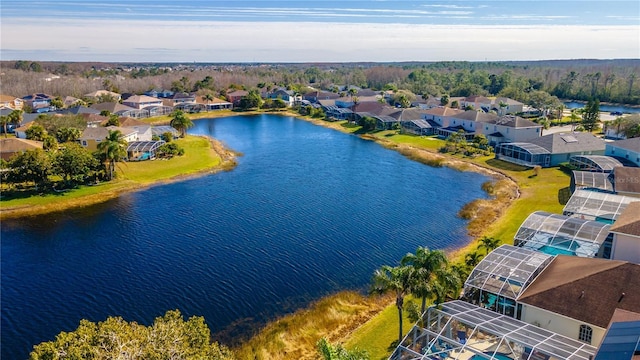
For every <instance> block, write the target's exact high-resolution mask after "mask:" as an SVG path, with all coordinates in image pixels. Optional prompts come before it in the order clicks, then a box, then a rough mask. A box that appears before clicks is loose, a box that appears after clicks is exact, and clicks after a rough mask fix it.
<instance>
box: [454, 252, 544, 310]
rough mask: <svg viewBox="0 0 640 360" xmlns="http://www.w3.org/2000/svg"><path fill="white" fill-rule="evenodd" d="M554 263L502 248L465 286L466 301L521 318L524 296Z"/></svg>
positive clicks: (540, 255) (478, 267) (480, 265)
mask: <svg viewBox="0 0 640 360" xmlns="http://www.w3.org/2000/svg"><path fill="white" fill-rule="evenodd" d="M552 260H553V256H551V255H549V254H545V253H541V252H538V251H534V250H530V249H524V248H519V247H515V246H511V245H502V246H500V247H499V248H497V249H495V250H493V251H492V252H490V253H489V254H487V256H485V257H484V259H482V261H480V263H478V265H476V267H475V268H474V269H473V271H472V272H471V275H469V277H468V278H467V280H466V281H465V283H464V297H465V298H466V299H467V300H468V301H469V302H471V303H472V304H477V305H479V306H481V307H484V308H487V309H490V310H492V311H495V312H498V313H500V314H504V315H507V316H510V317H515V318H518V319H519V318H520V315H521V311H522V308H521V306H516V299H517V298H518V296H519V295H520V293H521V292H522V291H523V290H524V289H525V288H526V287H527V286H528V285H529V284H530V283H531V282H532V281H533V280H534V279H535V278H536V276H538V274H540V273H541V272H542V270H544V268H545V267H547V265H549V263H551V261H552Z"/></svg>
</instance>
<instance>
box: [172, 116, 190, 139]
mask: <svg viewBox="0 0 640 360" xmlns="http://www.w3.org/2000/svg"><path fill="white" fill-rule="evenodd" d="M172 116H173V118H172V119H171V122H170V123H169V125H171V126H172V127H173V128H175V129H176V130H178V131H180V137H184V136H185V134H186V133H187V129H188V128H190V127H192V126H193V121H191V119H189V117H188V116H187V115H186V114H185V113H184V112H183V111H182V110H176V111H174V112H173V114H172Z"/></svg>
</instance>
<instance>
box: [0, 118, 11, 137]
mask: <svg viewBox="0 0 640 360" xmlns="http://www.w3.org/2000/svg"><path fill="white" fill-rule="evenodd" d="M0 124H1V125H2V128H3V130H4V137H8V134H7V125H8V124H9V115H2V116H0Z"/></svg>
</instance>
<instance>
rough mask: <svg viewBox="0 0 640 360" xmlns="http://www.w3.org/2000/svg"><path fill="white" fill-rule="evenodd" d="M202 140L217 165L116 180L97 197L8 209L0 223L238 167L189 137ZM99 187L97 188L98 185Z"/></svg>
mask: <svg viewBox="0 0 640 360" xmlns="http://www.w3.org/2000/svg"><path fill="white" fill-rule="evenodd" d="M192 136H197V137H202V138H205V139H206V140H208V142H209V146H210V150H211V151H213V152H214V153H216V154H217V155H218V156H219V157H220V164H218V165H216V166H214V167H211V168H206V169H203V170H200V171H197V172H194V173H190V174H181V175H176V176H172V177H170V178H165V179H159V180H156V181H153V182H152V183H149V184H144V183H139V182H135V181H133V180H119V181H118V180H117V182H115V183H112V184H111V183H110V182H106V183H104V184H103V185H110V184H111V185H113V186H114V189H110V190H107V191H100V192H98V193H96V194H91V195H86V196H82V197H78V198H76V199H70V200H67V201H63V202H61V203H53V202H51V203H47V204H44V205H18V206H15V207H7V208H3V209H0V220H5V219H18V218H22V217H30V216H37V215H44V214H50V213H55V212H61V211H66V210H70V209H76V208H82V207H86V206H91V205H96V204H101V203H104V202H107V201H109V200H112V199H115V198H118V197H119V196H121V195H123V194H127V193H132V192H136V191H141V190H145V189H148V188H151V187H154V186H160V185H165V184H171V183H175V182H179V181H184V180H189V179H194V178H198V177H201V176H205V175H209V174H215V173H218V172H221V171H230V170H232V169H233V168H235V166H236V165H237V162H236V158H237V157H238V156H240V155H241V154H239V153H237V152H235V151H233V150H231V149H228V148H226V147H225V146H224V144H222V142H220V141H219V140H217V139H214V138H212V137H210V136H205V135H192ZM97 186H100V185H97Z"/></svg>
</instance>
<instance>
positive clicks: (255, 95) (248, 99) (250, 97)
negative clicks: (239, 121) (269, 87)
mask: <svg viewBox="0 0 640 360" xmlns="http://www.w3.org/2000/svg"><path fill="white" fill-rule="evenodd" d="M262 103H263V101H262V97H261V96H260V92H259V91H258V90H257V89H251V90H249V93H248V94H247V96H245V97H244V98H242V100H240V108H242V109H245V110H247V109H253V108H260V107H261V106H262Z"/></svg>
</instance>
